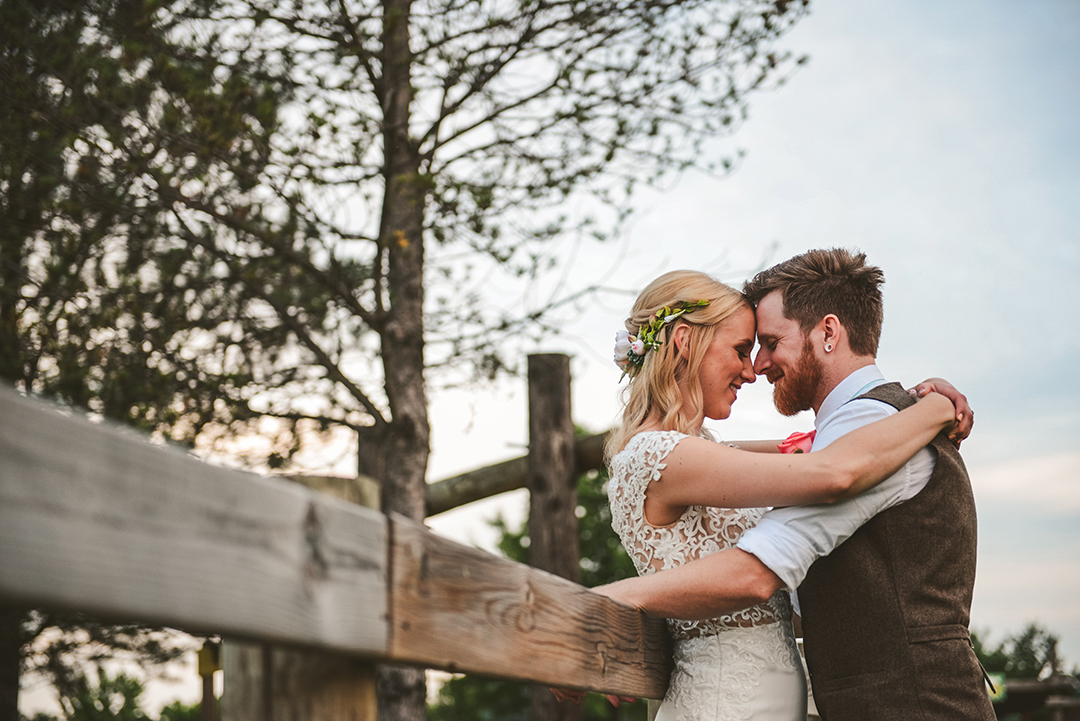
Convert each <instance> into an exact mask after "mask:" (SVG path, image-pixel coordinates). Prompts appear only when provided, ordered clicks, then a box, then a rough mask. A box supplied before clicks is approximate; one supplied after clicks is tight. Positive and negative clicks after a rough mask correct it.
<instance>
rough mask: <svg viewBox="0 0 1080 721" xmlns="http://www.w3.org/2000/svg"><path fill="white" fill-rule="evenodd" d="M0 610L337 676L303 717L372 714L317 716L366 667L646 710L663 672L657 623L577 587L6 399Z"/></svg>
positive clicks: (412, 527)
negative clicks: (212, 646) (59, 613)
mask: <svg viewBox="0 0 1080 721" xmlns="http://www.w3.org/2000/svg"><path fill="white" fill-rule="evenodd" d="M0 603H2V604H4V605H8V606H15V607H48V608H56V609H66V610H74V611H82V612H85V613H88V614H91V615H94V616H97V617H100V618H103V619H112V620H116V621H140V622H145V623H151V624H160V625H165V626H171V627H175V628H179V629H183V630H187V631H191V632H195V633H213V634H220V635H221V636H223V637H226V638H227V639H230V638H231V639H240V640H250V641H257V642H261V643H269V644H280V645H283V646H284V647H288V648H295V649H299V650H301V652H302V653H304V654H306V658H307V659H308V661H309V666H310V669H318V668H320V667H321V666H320V663H322V662H325V664H327V666H326V667H327V668H329V667H333V668H334V669H337V670H336V671H334V672H333V673H331V672H325V673H318V672H317V671H313V672H312V673H311V674H309V675H310V676H311V677H312V678H313V683H315V680H318V681H319V682H320V683H321V686H320V685H319V684H315V685H316V686H318V688H308V689H293V690H291V691H290V693H297V694H301V693H304V694H307V695H308V696H309V698H308V700H307V701H306V704H307V706H306V708H307V709H308V711H309V712H310V713H308V714H306V716H307V718H312V719H315V718H345V717H348V718H356V719H367V718H372V717H373V716H372V715H373V713H374V710H373V702H372V703H369V702H368V701H367V700H361V701H356V700H355V699H354V700H353V701H352V702H350V703H353V705H352V707H351V710H350V711H349V713H348V714H347V715H341V714H336V712H334V711H333V710H332V709H333V708H334V703H332V701H333V702H335V703H336V701H335V699H339V698H340V696H341V689H342V688H343V687H350V686H353V685H356V684H359V683H360V681H356V684H354V683H353V680H355V679H362V678H368V677H367V676H364V674H363V673H362V672H361V671H358V672H357V675H356V676H355V678H353V677H349V676H348V674H346V675H345V676H341V669H342V668H351V667H353V666H355V667H356V668H357V669H362V668H364V667H365V666H364V664H367V663H371V662H385V661H390V662H395V663H405V664H412V665H416V666H421V667H426V668H438V669H445V670H448V671H455V672H464V673H475V674H481V675H486V676H491V677H496V678H505V679H512V680H519V681H531V682H535V683H540V684H545V685H558V686H566V687H573V688H584V689H591V690H596V691H604V692H610V693H618V694H625V695H634V696H641V697H647V698H658V697H661V696H662V695H663V692H664V689H665V686H666V684H667V678H668V674H669V671H670V648H669V646H668V641H667V636H666V633H665V632H664V629H663V624H662V622H661V621H659V620H657V619H651V618H647V617H645V616H644V615H643V614H641V613H639V612H638V611H636V610H634V609H631V608H628V607H626V606H622V605H620V604H617V603H615V602H612V601H609V600H608V599H606V598H603V597H601V596H599V595H597V594H594V593H591V592H590V591H589V590H587V589H585V588H583V587H581V586H579V585H577V584H575V583H572V582H570V581H567V580H565V579H562V578H559V577H556V576H554V575H551V574H549V573H546V572H544V571H541V570H538V569H535V568H531V567H528V566H524V565H521V564H517V563H514V562H512V561H508V560H506V559H503V558H499V557H496V556H493V555H491V554H488V553H485V552H483V551H479V550H476V549H473V548H469V547H466V546H462V545H459V544H456V543H453V542H451V541H448V540H445V539H442V538H439V537H437V536H435V535H433V534H432V533H430V532H429V531H428V530H427V529H426V528H425V527H424V526H423V525H421V524H417V523H415V522H413V521H410V520H408V519H406V518H403V517H400V516H394V515H390V516H387V515H383V514H381V513H378V512H376V511H373V510H371V509H367V508H363V507H360V506H357V505H354V504H350V503H346V502H344V501H341V500H338V499H335V498H333V497H331V496H329V495H326V494H322V493H319V492H316V491H313V490H310V489H308V488H304V487H301V486H298V485H296V484H293V483H290V482H287V481H285V480H281V479H273V478H263V477H259V476H256V475H253V474H249V473H243V472H240V471H235V470H230V469H225V468H220V467H215V466H212V465H209V464H206V463H204V462H201V461H199V460H197V459H195V458H193V457H191V456H190V455H187V454H186V453H184V452H182V451H180V450H177V449H174V448H168V447H161V446H156V445H152V444H150V443H149V442H147V441H146V440H145V439H144V438H142V437H141V436H139V435H138V434H136V433H133V432H130V431H125V430H122V429H119V428H116V427H112V426H110V425H108V424H95V423H91V422H89V421H87V420H86V419H84V418H79V417H76V416H75V415H73V414H71V413H70V412H66V411H63V410H62V409H57V408H55V407H52V406H48V405H45V404H42V403H40V402H37V401H34V400H31V399H28V398H25V397H22V396H20V395H18V394H16V393H14V392H13V391H10V390H7V389H0ZM335 659H338V660H335ZM340 659H344V662H341V661H339V660H340ZM335 674H336V675H335ZM316 677H317V678H316ZM227 683H228V682H227ZM363 683H365V684H366V683H368V681H363ZM365 689H366V690H363V689H361V690H360V691H356V693H358V694H359V695H360V696H363V698H364V699H368V697H371V698H373V695H372V694H371V693H369V692H370V687H369V686H366V687H365ZM227 693H228V692H227ZM313 694H314V695H315V696H316V697H315V698H310V697H311V696H312V695H313ZM320 694H322V695H324V696H326V698H323V699H320V698H318V697H317V696H318V695H320ZM354 695H356V694H354ZM331 697H333V698H331ZM266 718H271V715H269V714H268V715H267V716H266Z"/></svg>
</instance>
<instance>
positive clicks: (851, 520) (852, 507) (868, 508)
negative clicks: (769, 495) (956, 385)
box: [736, 398, 935, 591]
mask: <svg viewBox="0 0 1080 721" xmlns="http://www.w3.org/2000/svg"><path fill="white" fill-rule="evenodd" d="M896 412H897V410H896V409H895V408H893V407H892V406H890V405H888V404H886V403H881V402H879V401H875V400H871V399H868V398H862V399H857V400H852V401H849V402H848V403H845V404H843V405H842V406H841V407H840V408H839V409H838V410H837V411H836V412H835V413H833V414H832V416H831V417H830V418H828V419H826V420H825V422H824V423H822V424H821V425H820V427H818V429H817V436H816V437H815V439H814V446H813V449H812V451H811V452H813V451H817V450H821V449H822V448H825V447H826V446H828V445H829V444H830V443H832V442H833V441H835V440H836V439H837V438H839V437H840V436H843V435H845V434H847V433H850V432H851V431H853V430H855V429H856V428H859V427H862V426H864V425H866V424H868V423H873V422H874V421H877V420H881V419H883V418H887V417H889V416H891V415H892V414H893V413H896ZM934 461H935V454H934V452H933V450H932V449H931V448H923V449H922V450H921V451H919V452H918V453H917V454H916V455H915V456H914V457H912V459H911V460H909V461H908V462H907V463H906V464H905V465H904V467H903V468H901V469H900V470H899V471H897V472H896V473H894V474H893V475H891V476H889V477H888V478H886V479H885V480H884V481H882V482H881V483H879V484H878V485H876V486H874V487H873V488H871V489H869V490H867V491H865V492H863V493H861V494H859V495H858V496H855V497H854V498H850V499H848V500H846V501H842V502H840V503H835V504H831V505H825V504H821V505H813V506H790V507H788V508H776V509H773V510H771V511H769V512H768V513H766V514H765V515H764V517H762V519H761V520H760V521H759V522H758V524H757V525H756V526H755V527H753V528H751V529H750V530H748V531H747V532H746V533H745V534H743V537H742V538H741V539H739V542H738V544H736V545H737V546H738V547H739V548H740V549H742V550H743V551H746V552H747V553H752V554H753V555H755V556H757V558H758V559H759V560H760V561H761V562H762V563H763V564H765V565H766V566H767V567H768V568H769V569H770V570H772V571H773V573H775V574H776V575H777V576H779V577H780V579H781V580H783V582H784V584H785V585H786V586H787V588H788V589H789V590H792V591H793V590H795V589H797V588H798V586H799V584H800V583H802V581H803V579H804V578H805V577H806V572H807V571H808V570H809V569H810V565H811V564H813V562H814V561H816V560H817V559H819V558H821V557H822V556H827V555H829V553H831V552H832V550H833V549H834V548H836V547H837V546H839V545H840V544H841V543H843V542H844V541H845V540H847V539H848V538H849V537H850V536H851V534H853V533H854V532H855V531H856V530H858V528H859V527H860V526H862V525H863V524H864V523H866V522H867V521H868V520H870V519H871V518H873V517H874V516H875V515H877V514H878V513H880V512H881V511H883V510H885V509H887V508H892V507H893V506H895V505H897V504H899V503H903V502H904V501H906V500H909V499H911V498H914V497H915V495H916V494H918V492H919V491H921V490H922V489H923V488H924V487H925V486H926V483H927V481H928V480H930V474H931V473H933V470H934Z"/></svg>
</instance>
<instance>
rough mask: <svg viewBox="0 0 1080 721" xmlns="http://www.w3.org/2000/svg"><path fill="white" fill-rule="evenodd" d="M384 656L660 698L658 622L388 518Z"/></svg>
mask: <svg viewBox="0 0 1080 721" xmlns="http://www.w3.org/2000/svg"><path fill="white" fill-rule="evenodd" d="M391 536H392V538H393V550H394V556H393V560H392V564H391V565H392V568H391V588H392V591H391V592H392V596H393V604H392V607H393V617H392V619H391V638H390V654H391V655H392V656H393V657H394V658H397V659H400V660H406V661H409V662H411V663H414V664H417V665H422V666H427V667H432V668H442V669H446V670H448V671H459V672H468V673H476V674H479V675H484V676H493V677H498V678H508V679H514V680H522V681H525V680H531V681H535V682H538V683H541V684H544V685H556V686H565V687H573V688H587V689H592V690H597V691H605V692H609V693H619V694H625V695H634V696H642V697H655V698H661V697H662V696H663V693H664V690H665V688H666V686H667V680H668V676H669V674H670V670H671V666H670V658H671V648H670V642H669V640H668V636H667V632H666V629H665V628H664V623H663V622H662V621H660V620H658V619H653V618H647V617H646V616H644V614H642V613H640V612H639V611H636V610H634V609H631V608H629V607H627V606H622V605H620V604H617V603H614V602H612V601H610V600H608V599H606V598H603V597H602V596H599V595H597V594H594V593H591V592H590V591H589V590H588V589H585V588H583V587H581V586H578V585H577V584H574V583H571V582H570V581H567V580H565V579H562V578H558V577H556V576H553V575H551V574H549V573H546V572H544V571H540V570H538V569H534V568H529V567H528V566H524V565H521V564H518V563H514V562H512V561H509V560H507V559H504V558H499V557H497V556H493V555H491V554H489V553H485V552H483V551H480V550H477V549H473V548H468V547H466V546H462V545H459V544H456V543H452V542H450V541H447V540H445V539H441V538H438V537H437V536H435V535H433V534H432V533H431V532H429V531H428V530H426V529H425V528H424V527H423V526H420V525H418V524H416V523H414V522H412V521H409V520H408V519H406V518H404V517H401V516H397V515H394V516H391Z"/></svg>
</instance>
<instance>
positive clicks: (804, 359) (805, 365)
mask: <svg viewBox="0 0 1080 721" xmlns="http://www.w3.org/2000/svg"><path fill="white" fill-rule="evenodd" d="M824 377H825V366H823V365H822V364H821V361H820V360H818V358H817V356H815V355H814V350H813V347H812V346H811V344H810V339H809V338H807V339H806V340H805V341H804V342H803V349H802V354H801V355H800V356H799V360H797V361H796V362H795V366H794V367H793V368H792V369H791V371H789V372H788V373H785V374H784V375H783V376H781V377H780V378H779V379H778V380H777V381H775V382H774V383H773V404H774V405H776V410H778V411H780V413H781V414H783V415H785V416H793V415H795V414H796V413H798V412H800V411H808V410H810V409H811V408H813V407H814V397H815V396H816V395H817V390H818V388H820V387H821V383H822V380H823V379H824Z"/></svg>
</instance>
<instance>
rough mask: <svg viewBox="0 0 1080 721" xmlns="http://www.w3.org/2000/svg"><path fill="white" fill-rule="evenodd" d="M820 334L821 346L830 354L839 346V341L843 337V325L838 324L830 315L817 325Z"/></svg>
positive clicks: (837, 320)
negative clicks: (819, 328)
mask: <svg viewBox="0 0 1080 721" xmlns="http://www.w3.org/2000/svg"><path fill="white" fill-rule="evenodd" d="M819 325H820V327H821V334H822V339H821V340H822V344H823V345H824V347H825V350H826V352H831V351H832V350H833V349H835V348H838V347H839V346H840V339H841V336H842V335H843V331H844V324H843V323H841V322H840V319H839V318H837V317H836V316H835V315H833V314H832V313H829V314H828V315H827V316H825V317H824V318H822V319H821V321H820V323H819Z"/></svg>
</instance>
